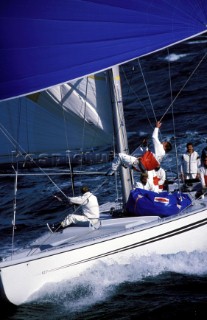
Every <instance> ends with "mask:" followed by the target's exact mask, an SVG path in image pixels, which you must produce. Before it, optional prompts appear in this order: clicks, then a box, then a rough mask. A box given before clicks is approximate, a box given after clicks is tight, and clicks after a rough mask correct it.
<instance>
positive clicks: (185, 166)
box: [181, 151, 200, 179]
mask: <svg viewBox="0 0 207 320" xmlns="http://www.w3.org/2000/svg"><path fill="white" fill-rule="evenodd" d="M199 166H200V158H199V155H198V152H196V151H193V153H191V154H190V153H185V154H183V155H182V159H181V173H182V174H183V175H184V176H185V179H195V178H196V176H197V174H198V173H199V169H198V168H199Z"/></svg>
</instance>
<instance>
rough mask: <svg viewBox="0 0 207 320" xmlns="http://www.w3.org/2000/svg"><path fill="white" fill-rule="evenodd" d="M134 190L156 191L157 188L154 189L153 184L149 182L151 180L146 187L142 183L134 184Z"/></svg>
mask: <svg viewBox="0 0 207 320" xmlns="http://www.w3.org/2000/svg"><path fill="white" fill-rule="evenodd" d="M134 188H140V189H144V190H150V191H155V187H154V185H153V183H152V182H151V181H149V179H148V180H147V183H146V184H145V185H144V184H143V183H142V182H141V181H139V182H136V183H135V184H134Z"/></svg>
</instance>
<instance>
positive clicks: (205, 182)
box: [199, 167, 207, 188]
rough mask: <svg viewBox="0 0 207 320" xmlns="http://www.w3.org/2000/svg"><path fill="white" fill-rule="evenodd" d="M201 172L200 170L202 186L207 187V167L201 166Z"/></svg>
mask: <svg viewBox="0 0 207 320" xmlns="http://www.w3.org/2000/svg"><path fill="white" fill-rule="evenodd" d="M199 172H200V179H201V184H202V187H203V188H206V187H207V168H205V167H200V169H199Z"/></svg>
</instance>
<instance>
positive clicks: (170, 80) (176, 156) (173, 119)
mask: <svg viewBox="0 0 207 320" xmlns="http://www.w3.org/2000/svg"><path fill="white" fill-rule="evenodd" d="M167 54H168V57H169V56H170V52H169V48H167ZM168 71H169V84H170V100H171V101H172V100H173V97H172V77H171V67H170V59H168ZM172 123H173V133H174V147H175V159H176V168H177V175H178V172H179V169H178V150H177V141H176V139H177V138H176V132H175V117H174V105H173V103H172ZM178 189H179V191H180V192H181V186H180V179H178Z"/></svg>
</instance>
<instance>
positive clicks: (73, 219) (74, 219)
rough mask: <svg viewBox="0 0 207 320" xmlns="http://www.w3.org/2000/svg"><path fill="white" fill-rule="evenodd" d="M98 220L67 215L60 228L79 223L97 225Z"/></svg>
mask: <svg viewBox="0 0 207 320" xmlns="http://www.w3.org/2000/svg"><path fill="white" fill-rule="evenodd" d="M98 221H99V220H98V219H88V218H87V217H86V216H82V215H78V214H69V215H68V216H67V217H66V218H65V219H64V220H63V221H62V222H61V226H62V227H63V228H64V227H68V226H69V225H70V224H72V223H74V224H77V223H79V222H80V223H81V222H90V223H91V224H92V225H95V224H96V223H98Z"/></svg>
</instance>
